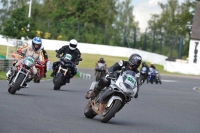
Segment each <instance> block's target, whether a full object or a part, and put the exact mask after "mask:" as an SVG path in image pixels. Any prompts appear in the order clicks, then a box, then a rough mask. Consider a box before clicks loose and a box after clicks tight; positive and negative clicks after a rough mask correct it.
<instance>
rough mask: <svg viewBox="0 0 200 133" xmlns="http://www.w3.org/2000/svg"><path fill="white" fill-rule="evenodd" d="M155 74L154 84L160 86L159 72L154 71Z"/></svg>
mask: <svg viewBox="0 0 200 133" xmlns="http://www.w3.org/2000/svg"><path fill="white" fill-rule="evenodd" d="M155 74H156V77H155V82H156V84H158V83H160V84H162V81H161V76H160V72H159V71H158V70H155Z"/></svg>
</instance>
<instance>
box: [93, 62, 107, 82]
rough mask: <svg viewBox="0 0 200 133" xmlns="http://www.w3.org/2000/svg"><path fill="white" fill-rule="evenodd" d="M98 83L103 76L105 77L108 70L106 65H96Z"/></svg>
mask: <svg viewBox="0 0 200 133" xmlns="http://www.w3.org/2000/svg"><path fill="white" fill-rule="evenodd" d="M95 70H96V74H95V75H96V81H98V80H100V79H101V78H102V77H103V76H105V73H106V69H105V64H104V63H97V65H96V68H95Z"/></svg>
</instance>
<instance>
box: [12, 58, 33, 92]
mask: <svg viewBox="0 0 200 133" xmlns="http://www.w3.org/2000/svg"><path fill="white" fill-rule="evenodd" d="M34 62H35V59H34V58H33V57H31V56H27V57H25V58H24V59H23V62H22V63H21V64H20V65H19V66H18V67H17V70H16V71H14V72H13V73H12V75H11V77H10V78H9V79H8V81H9V88H8V92H9V93H11V94H15V93H16V91H17V90H18V91H19V90H20V89H21V88H27V87H26V86H23V84H24V83H25V81H26V80H27V79H28V78H30V77H31V72H32V67H33V66H34Z"/></svg>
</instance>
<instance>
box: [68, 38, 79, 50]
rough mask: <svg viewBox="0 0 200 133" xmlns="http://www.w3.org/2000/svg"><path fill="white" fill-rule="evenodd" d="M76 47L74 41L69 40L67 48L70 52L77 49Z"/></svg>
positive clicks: (76, 43)
mask: <svg viewBox="0 0 200 133" xmlns="http://www.w3.org/2000/svg"><path fill="white" fill-rule="evenodd" d="M77 45H78V42H77V41H76V40H75V39H72V40H70V42H69V48H70V49H71V50H75V49H76V47H77Z"/></svg>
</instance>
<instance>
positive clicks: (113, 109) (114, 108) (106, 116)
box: [101, 100, 121, 123]
mask: <svg viewBox="0 0 200 133" xmlns="http://www.w3.org/2000/svg"><path fill="white" fill-rule="evenodd" d="M120 106H121V101H120V100H115V101H114V102H113V103H112V105H111V106H110V107H109V108H105V109H104V111H103V115H102V117H101V122H102V123H106V122H108V121H109V120H110V119H111V118H112V117H114V116H115V114H116V113H117V112H118V110H119V108H120Z"/></svg>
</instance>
